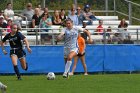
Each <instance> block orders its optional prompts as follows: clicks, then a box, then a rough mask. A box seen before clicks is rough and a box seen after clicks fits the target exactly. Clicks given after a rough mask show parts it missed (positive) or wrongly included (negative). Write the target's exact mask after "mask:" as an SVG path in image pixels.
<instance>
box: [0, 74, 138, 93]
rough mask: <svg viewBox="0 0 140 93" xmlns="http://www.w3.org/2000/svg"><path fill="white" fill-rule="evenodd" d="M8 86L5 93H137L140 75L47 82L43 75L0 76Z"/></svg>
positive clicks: (78, 76)
mask: <svg viewBox="0 0 140 93" xmlns="http://www.w3.org/2000/svg"><path fill="white" fill-rule="evenodd" d="M0 81H1V82H3V83H4V84H6V85H7V86H8V90H7V93H139V92H140V74H131V75H130V74H114V75H113V74H105V75H88V76H84V75H75V76H71V77H70V78H69V79H64V78H62V76H61V75H56V79H55V80H47V79H46V76H45V75H35V76H33V75H31V76H23V77H22V80H21V81H17V80H16V78H15V76H0Z"/></svg>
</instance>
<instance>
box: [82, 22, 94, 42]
mask: <svg viewBox="0 0 140 93" xmlns="http://www.w3.org/2000/svg"><path fill="white" fill-rule="evenodd" d="M86 26H87V24H86V23H85V22H83V27H82V28H84V29H85V31H84V32H83V33H81V37H83V38H84V40H85V43H86V44H93V43H94V42H93V41H92V42H91V41H89V40H88V33H89V34H90V32H89V30H88V29H86Z"/></svg>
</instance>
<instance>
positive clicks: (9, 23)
mask: <svg viewBox="0 0 140 93" xmlns="http://www.w3.org/2000/svg"><path fill="white" fill-rule="evenodd" d="M12 24H13V21H12V20H11V19H8V20H7V28H9V29H7V32H8V33H10V32H11V27H12Z"/></svg>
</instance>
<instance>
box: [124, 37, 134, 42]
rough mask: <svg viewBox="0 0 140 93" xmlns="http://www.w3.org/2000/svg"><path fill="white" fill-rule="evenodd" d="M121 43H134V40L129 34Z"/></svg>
mask: <svg viewBox="0 0 140 93" xmlns="http://www.w3.org/2000/svg"><path fill="white" fill-rule="evenodd" d="M123 44H134V41H132V40H131V36H128V37H127V38H126V39H124V40H123Z"/></svg>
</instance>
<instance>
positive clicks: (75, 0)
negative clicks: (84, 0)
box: [74, 0, 77, 8]
mask: <svg viewBox="0 0 140 93" xmlns="http://www.w3.org/2000/svg"><path fill="white" fill-rule="evenodd" d="M74 5H75V7H76V8H77V0H74Z"/></svg>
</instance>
